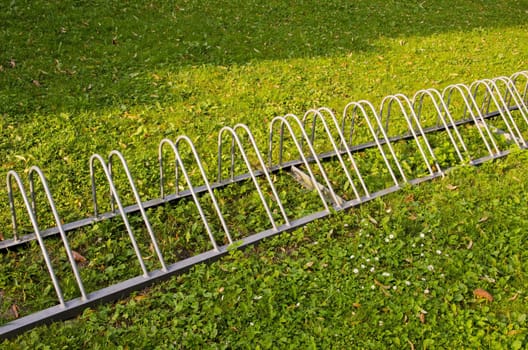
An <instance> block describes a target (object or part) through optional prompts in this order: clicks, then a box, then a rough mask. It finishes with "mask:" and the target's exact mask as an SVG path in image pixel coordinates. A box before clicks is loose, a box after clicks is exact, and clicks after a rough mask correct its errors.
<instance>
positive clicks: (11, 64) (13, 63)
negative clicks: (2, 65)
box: [9, 59, 16, 68]
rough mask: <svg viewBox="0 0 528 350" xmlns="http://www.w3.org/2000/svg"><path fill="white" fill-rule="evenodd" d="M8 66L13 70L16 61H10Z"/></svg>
mask: <svg viewBox="0 0 528 350" xmlns="http://www.w3.org/2000/svg"><path fill="white" fill-rule="evenodd" d="M9 65H10V66H11V68H15V67H16V61H15V60H14V59H11V60H10V61H9Z"/></svg>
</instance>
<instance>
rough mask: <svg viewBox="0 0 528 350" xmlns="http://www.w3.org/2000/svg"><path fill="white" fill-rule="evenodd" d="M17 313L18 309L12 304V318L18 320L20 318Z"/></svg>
mask: <svg viewBox="0 0 528 350" xmlns="http://www.w3.org/2000/svg"><path fill="white" fill-rule="evenodd" d="M19 311H20V310H19V309H18V306H17V304H13V305H11V312H12V313H13V316H14V317H15V318H19V317H20V314H19Z"/></svg>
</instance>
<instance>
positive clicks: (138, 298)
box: [134, 294, 147, 301]
mask: <svg viewBox="0 0 528 350" xmlns="http://www.w3.org/2000/svg"><path fill="white" fill-rule="evenodd" d="M146 298H147V296H146V295H143V294H140V295H136V296H135V297H134V300H135V301H141V300H143V299H146Z"/></svg>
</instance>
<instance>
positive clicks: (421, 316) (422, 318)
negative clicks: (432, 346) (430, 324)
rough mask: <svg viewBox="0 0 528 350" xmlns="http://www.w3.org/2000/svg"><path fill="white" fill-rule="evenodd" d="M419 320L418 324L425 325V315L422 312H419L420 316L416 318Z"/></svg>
mask: <svg viewBox="0 0 528 350" xmlns="http://www.w3.org/2000/svg"><path fill="white" fill-rule="evenodd" d="M418 317H419V318H420V323H425V314H424V313H423V312H420V316H418Z"/></svg>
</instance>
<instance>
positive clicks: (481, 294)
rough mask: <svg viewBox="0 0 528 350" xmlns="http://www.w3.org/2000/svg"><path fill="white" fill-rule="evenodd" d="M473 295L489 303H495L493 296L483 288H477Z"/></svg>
mask: <svg viewBox="0 0 528 350" xmlns="http://www.w3.org/2000/svg"><path fill="white" fill-rule="evenodd" d="M473 295H474V296H475V297H476V298H480V299H486V300H487V301H489V302H492V301H493V296H492V295H491V294H490V293H488V292H487V291H485V290H484V289H482V288H477V289H475V290H474V291H473Z"/></svg>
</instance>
